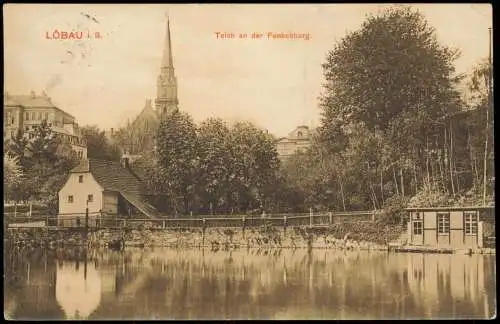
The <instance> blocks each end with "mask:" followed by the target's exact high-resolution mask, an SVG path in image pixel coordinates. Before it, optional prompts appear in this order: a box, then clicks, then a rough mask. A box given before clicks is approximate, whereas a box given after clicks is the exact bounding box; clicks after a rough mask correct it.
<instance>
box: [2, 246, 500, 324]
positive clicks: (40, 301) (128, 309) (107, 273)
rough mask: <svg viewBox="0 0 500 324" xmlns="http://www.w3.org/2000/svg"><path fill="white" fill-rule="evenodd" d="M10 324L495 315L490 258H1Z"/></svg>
mask: <svg viewBox="0 0 500 324" xmlns="http://www.w3.org/2000/svg"><path fill="white" fill-rule="evenodd" d="M4 259H5V260H4V262H5V270H4V271H5V277H4V278H5V279H4V287H5V290H4V315H5V317H6V318H10V319H398V318H402V319H410V318H411V319H430V318H439V319H442V318H466V319H473V318H477V319H481V318H491V317H492V316H494V315H496V282H495V280H496V277H495V271H496V268H495V256H494V255H472V256H467V255H438V254H435V255H434V254H411V253H408V254H403V253H399V254H398V253H387V252H367V251H364V252H339V251H332V250H312V251H309V252H308V251H307V250H285V249H283V250H279V249H276V250H268V251H259V250H236V251H210V250H206V249H205V250H199V249H193V250H174V249H166V248H162V249H148V250H145V249H127V250H125V251H122V252H113V251H109V250H88V251H87V250H83V249H71V250H70V249H66V250H58V251H41V250H30V251H22V250H9V251H5V253H4Z"/></svg>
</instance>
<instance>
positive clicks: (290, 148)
mask: <svg viewBox="0 0 500 324" xmlns="http://www.w3.org/2000/svg"><path fill="white" fill-rule="evenodd" d="M314 132H315V131H314V130H311V129H310V128H309V127H308V126H305V125H301V126H298V127H297V128H295V129H294V130H293V131H291V132H290V133H288V136H286V137H282V138H280V139H278V140H277V142H276V147H277V150H278V155H279V157H280V159H281V160H285V159H287V158H289V157H290V156H292V155H293V154H295V153H297V152H299V151H303V150H305V149H307V148H308V147H309V146H310V145H311V142H312V137H313V134H314Z"/></svg>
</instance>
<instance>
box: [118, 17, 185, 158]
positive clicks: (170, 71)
mask: <svg viewBox="0 0 500 324" xmlns="http://www.w3.org/2000/svg"><path fill="white" fill-rule="evenodd" d="M153 104H154V106H153ZM178 105H179V100H178V98H177V78H176V76H175V70H174V63H173V55H172V41H171V38H170V20H169V19H168V18H167V26H166V35H165V44H164V48H163V56H162V60H161V66H160V73H159V75H158V78H157V82H156V99H155V100H154V103H153V102H152V100H149V99H148V100H146V104H145V106H144V108H143V109H142V111H141V112H140V113H139V114H138V115H137V117H136V118H135V119H134V121H133V122H132V123H130V124H129V125H127V127H126V129H125V131H124V132H122V134H121V135H122V136H124V137H125V138H122V139H121V142H122V143H124V144H123V146H124V147H123V152H124V155H128V156H130V157H131V158H132V159H133V156H137V155H140V154H141V153H143V152H146V151H151V150H152V149H153V148H154V136H155V133H156V130H157V129H158V126H159V125H160V121H161V119H162V118H164V117H165V116H167V115H169V114H171V113H172V112H174V111H177V110H178V109H179V107H178Z"/></svg>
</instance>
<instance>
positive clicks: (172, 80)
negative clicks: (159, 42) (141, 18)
mask: <svg viewBox="0 0 500 324" xmlns="http://www.w3.org/2000/svg"><path fill="white" fill-rule="evenodd" d="M178 105H179V100H178V98H177V78H176V77H175V73H174V63H173V57H172V43H171V41H170V19H169V18H168V16H167V34H166V36H165V47H164V48H163V59H162V61H161V69H160V74H159V75H158V79H157V83H156V100H155V108H156V112H157V114H158V115H159V116H160V118H161V117H163V116H165V115H166V114H170V113H172V112H173V111H176V110H178V109H179V108H178Z"/></svg>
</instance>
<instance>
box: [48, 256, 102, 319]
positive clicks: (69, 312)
mask: <svg viewBox="0 0 500 324" xmlns="http://www.w3.org/2000/svg"><path fill="white" fill-rule="evenodd" d="M80 263H81V262H80V261H76V262H68V261H63V262H59V263H58V265H57V275H56V278H57V282H56V300H57V302H58V303H59V305H60V306H61V308H62V310H63V311H64V313H65V314H66V318H67V319H80V318H83V319H85V318H88V316H89V315H90V314H91V313H92V312H93V311H94V310H95V309H96V308H97V306H99V304H100V302H101V277H100V275H99V273H98V272H97V270H96V268H95V265H94V264H93V263H92V262H86V261H84V262H83V265H82V266H83V269H80ZM82 270H83V271H82Z"/></svg>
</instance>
